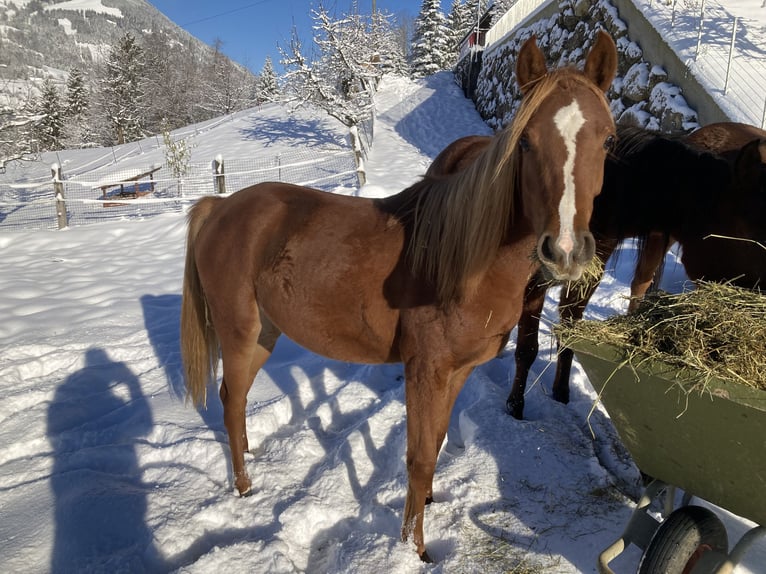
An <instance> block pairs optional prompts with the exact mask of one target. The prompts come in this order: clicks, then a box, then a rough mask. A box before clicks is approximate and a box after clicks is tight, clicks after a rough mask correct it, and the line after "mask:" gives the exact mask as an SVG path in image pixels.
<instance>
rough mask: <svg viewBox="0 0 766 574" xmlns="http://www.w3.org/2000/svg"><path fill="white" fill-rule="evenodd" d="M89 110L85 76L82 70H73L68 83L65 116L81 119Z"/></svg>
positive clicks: (70, 72)
mask: <svg viewBox="0 0 766 574" xmlns="http://www.w3.org/2000/svg"><path fill="white" fill-rule="evenodd" d="M87 109H88V88H87V87H86V86H85V76H84V75H83V73H82V70H81V69H80V68H76V67H75V68H72V69H71V70H70V71H69V76H68V77H67V82H66V106H65V115H66V116H67V117H69V118H79V117H82V116H83V115H84V114H85V111H86V110H87Z"/></svg>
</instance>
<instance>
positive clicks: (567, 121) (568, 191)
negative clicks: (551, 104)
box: [553, 101, 585, 254]
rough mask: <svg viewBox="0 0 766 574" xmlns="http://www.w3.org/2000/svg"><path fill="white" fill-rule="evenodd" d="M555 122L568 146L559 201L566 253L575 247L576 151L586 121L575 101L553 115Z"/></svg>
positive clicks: (560, 242) (561, 237) (561, 240)
mask: <svg viewBox="0 0 766 574" xmlns="http://www.w3.org/2000/svg"><path fill="white" fill-rule="evenodd" d="M553 122H554V123H555V124H556V127H557V128H558V130H559V133H560V134H561V137H562V138H563V139H564V145H565V146H566V148H567V158H566V161H565V162H564V193H563V194H562V196H561V202H560V203H559V222H560V225H561V227H560V229H559V237H558V242H557V243H558V246H559V247H560V248H561V250H562V251H563V252H564V253H567V254H569V253H571V252H572V249H574V216H575V212H576V211H577V207H576V206H575V181H574V166H575V151H576V149H577V147H576V142H577V133H578V132H579V131H580V128H581V127H582V126H583V124H584V123H585V118H584V117H583V115H582V111H581V110H580V106H578V105H577V102H576V101H574V102H572V103H571V104H569V105H568V106H566V107H564V108H561V109H560V110H559V111H558V112H556V115H555V116H553Z"/></svg>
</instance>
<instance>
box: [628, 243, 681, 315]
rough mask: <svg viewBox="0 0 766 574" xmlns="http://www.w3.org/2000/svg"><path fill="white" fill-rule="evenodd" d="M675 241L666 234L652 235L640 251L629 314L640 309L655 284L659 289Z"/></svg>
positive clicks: (634, 275) (634, 274)
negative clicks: (667, 258) (666, 256)
mask: <svg viewBox="0 0 766 574" xmlns="http://www.w3.org/2000/svg"><path fill="white" fill-rule="evenodd" d="M672 243H673V240H672V239H671V238H670V237H668V236H667V235H665V234H664V233H658V232H655V233H650V234H649V237H648V238H647V239H646V242H645V244H644V245H643V247H641V248H640V249H639V251H638V260H637V261H636V270H635V272H634V273H633V280H632V281H631V282H630V303H629V304H628V313H632V312H633V311H635V310H636V308H637V307H638V304H639V302H640V301H641V299H643V297H644V295H646V292H647V291H648V290H649V287H650V286H651V285H652V283H654V284H655V285H654V286H655V288H658V287H659V285H658V283H659V279H660V278H661V275H662V270H663V267H664V263H663V262H664V259H665V255H666V254H667V252H668V250H669V249H670V245H671V244H672Z"/></svg>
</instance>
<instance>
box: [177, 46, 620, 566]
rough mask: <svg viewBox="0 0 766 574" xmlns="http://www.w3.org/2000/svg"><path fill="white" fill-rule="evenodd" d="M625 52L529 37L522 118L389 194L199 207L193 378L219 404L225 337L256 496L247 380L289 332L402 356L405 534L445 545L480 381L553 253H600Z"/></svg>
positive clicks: (328, 348)
mask: <svg viewBox="0 0 766 574" xmlns="http://www.w3.org/2000/svg"><path fill="white" fill-rule="evenodd" d="M616 64H617V52H616V49H615V46H614V42H613V41H612V40H611V38H610V37H609V36H607V35H606V34H604V33H600V34H599V36H598V38H597V39H596V41H595V43H594V46H593V49H592V50H591V52H590V54H589V56H588V58H587V60H586V62H585V69H584V72H580V71H578V70H576V69H574V68H566V69H561V70H554V71H550V70H548V69H547V67H546V64H545V58H544V55H543V54H542V52H541V51H540V49H539V48H538V47H537V44H536V42H535V40H534V38H532V39H530V40H528V41H527V42H526V43H525V44H524V45H523V46H522V48H521V49H520V51H519V55H518V59H517V62H516V78H517V81H518V82H519V85H520V86H521V88H522V90H523V92H524V98H523V101H522V104H521V106H520V108H519V111H518V112H517V114H516V118H515V121H514V123H513V125H512V126H510V127H509V128H508V129H506V130H504V131H502V132H501V133H499V134H498V135H497V136H496V137H494V138H493V139H492V141H490V142H489V143H488V145H487V146H486V148H485V150H484V151H483V153H482V154H480V156H479V157H477V158H476V159H475V161H474V162H473V163H472V165H471V166H470V167H469V168H468V169H466V170H463V171H461V172H460V173H458V174H455V175H453V176H450V177H443V178H425V179H424V180H422V181H420V182H418V183H416V184H414V185H413V186H412V187H410V188H408V189H406V190H404V191H403V192H401V193H399V194H397V195H394V196H391V197H388V198H384V199H366V198H357V197H347V196H341V195H336V194H331V193H325V192H321V191H317V190H313V189H309V188H305V187H298V186H295V185H289V184H283V183H262V184H258V185H255V186H253V187H250V188H247V189H244V190H242V191H239V192H237V193H235V194H233V195H232V196H230V197H228V198H225V199H222V198H218V197H207V198H204V199H202V200H200V201H199V202H197V203H196V204H195V206H194V207H193V208H192V210H191V212H190V214H189V231H188V239H187V255H186V270H185V274H184V285H183V304H182V309H181V348H182V355H183V362H184V367H185V373H186V381H187V389H188V392H189V394H190V396H191V397H192V398H193V400H194V401H195V402H196V403H204V402H205V400H206V387H207V385H208V382H209V381H211V380H213V381H214V380H215V377H216V368H217V365H218V359H219V348H220V353H221V357H222V359H223V381H222V383H221V388H220V397H221V400H222V402H223V408H224V423H225V425H226V429H227V431H228V435H229V445H230V447H231V456H232V463H233V468H234V477H235V485H236V488H237V490H238V491H239V492H240V494H241V495H247V494H248V493H249V492H250V488H251V481H250V478H249V476H248V473H247V471H246V470H245V465H244V458H243V453H244V452H245V451H246V450H248V441H247V435H246V429H245V403H246V398H247V392H248V390H249V388H250V386H251V385H252V382H253V379H254V377H255V375H256V372H257V371H258V370H259V369H260V368H261V366H262V365H263V364H264V362H265V361H266V360H267V359H268V357H269V355H270V354H271V352H272V350H273V348H274V345H275V343H276V340H277V338H278V337H279V336H280V334H281V333H285V334H286V335H287V336H289V337H290V338H291V339H293V340H294V341H296V342H297V343H299V344H300V345H302V346H304V347H305V348H307V349H310V350H312V351H314V352H316V353H319V354H321V355H325V356H327V357H332V358H335V359H340V360H344V361H351V362H360V363H384V362H402V363H404V371H405V378H406V382H405V393H406V409H407V472H408V479H409V486H408V491H407V497H406V501H405V508H404V516H403V526H402V538H403V539H407V538H408V537H410V536H411V537H412V538H413V540H414V542H415V546H416V549H417V552H418V553H419V555H420V556H421V557H422V558H423V559H424V560H428V555H427V553H426V549H425V544H424V541H423V514H424V505H425V504H426V501H427V500H430V499H431V495H432V492H433V490H432V481H433V475H434V469H435V466H436V459H437V455H438V452H439V449H440V447H441V445H442V442H443V440H444V437H445V433H446V431H447V425H448V422H449V417H450V412H451V410H452V406H453V404H454V401H455V399H456V397H457V395H458V393H459V391H460V389H461V388H462V386H463V383H464V382H465V380H466V378H467V377H468V375H469V374H470V373H471V371H472V369H473V367H474V366H476V365H478V364H480V363H483V362H485V361H487V360H489V359H491V358H492V357H494V356H495V355H496V354H497V352H498V351H499V350H500V349H501V348H502V347H503V346H504V345H505V343H506V341H507V339H508V333H509V332H510V330H511V329H512V328H513V326H514V325H515V324H516V322H517V320H518V317H519V314H520V312H521V304H522V299H523V293H524V286H525V285H526V283H527V281H528V280H529V278H530V277H531V276H532V275H533V274H534V273H535V271H536V270H537V268H538V267H539V265H541V264H542V265H544V266H545V267H546V268H547V269H549V271H550V273H551V274H552V275H553V276H556V277H559V278H563V279H574V278H576V277H578V276H579V275H580V274H581V271H582V268H583V266H584V265H585V264H586V263H587V262H588V261H589V260H590V259H591V257H592V255H593V246H594V241H593V237H592V235H591V233H590V231H589V227H588V224H589V219H590V214H591V211H592V207H593V199H594V197H595V196H596V195H597V194H598V193H599V191H600V189H601V184H602V180H603V165H604V159H605V156H606V153H607V150H608V149H610V145H611V142H613V140H614V137H615V126H614V122H613V119H612V115H611V113H610V111H609V106H608V103H607V101H606V97H605V96H604V91H605V90H606V89H607V88H608V87H609V85H610V84H611V82H612V79H613V78H614V74H615V71H616ZM533 252H536V253H537V256H536V258H534V259H533V258H532V257H531V254H532V253H533Z"/></svg>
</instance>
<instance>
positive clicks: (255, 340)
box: [220, 311, 280, 496]
mask: <svg viewBox="0 0 766 574" xmlns="http://www.w3.org/2000/svg"><path fill="white" fill-rule="evenodd" d="M243 319H245V318H243V317H241V316H240V318H239V319H238V320H237V327H239V328H234V329H229V330H227V333H226V334H225V335H224V334H221V335H220V339H221V355H222V358H223V382H222V383H221V390H220V397H221V403H223V421H224V425H226V432H227V433H228V435H229V447H230V449H231V462H232V468H233V472H234V484H235V486H236V487H237V490H238V491H239V493H240V495H241V496H247V495H248V494H250V487H251V481H250V477H249V476H248V474H247V471H246V470H245V452H246V451H247V450H248V449H249V445H248V441H247V429H246V424H245V408H246V406H247V393H248V391H249V390H250V387H251V386H252V384H253V379H255V375H256V374H257V373H258V371H259V370H260V368H261V367H262V366H263V364H264V363H265V362H266V360H267V359H268V358H269V356H271V352H272V351H273V350H274V345H275V344H276V341H277V338H278V337H279V335H280V332H279V330H278V329H277V328H276V327H274V325H273V324H272V323H271V322H270V321H269V320H268V319H267V318H266V317H264V316H263V315H262V314H261V313H260V312H259V311H256V312H255V313H254V316H253V317H250V318H249V320H247V321H243Z"/></svg>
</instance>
